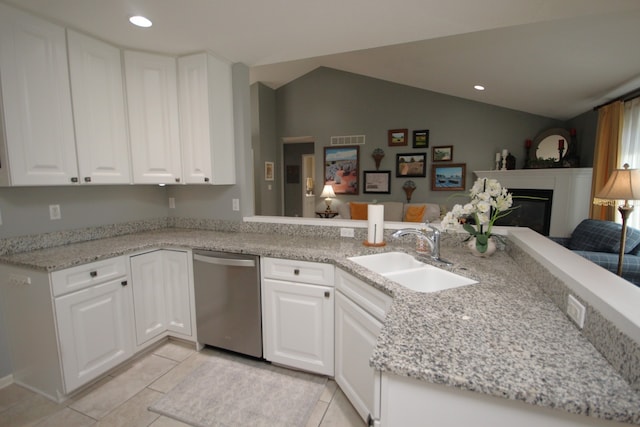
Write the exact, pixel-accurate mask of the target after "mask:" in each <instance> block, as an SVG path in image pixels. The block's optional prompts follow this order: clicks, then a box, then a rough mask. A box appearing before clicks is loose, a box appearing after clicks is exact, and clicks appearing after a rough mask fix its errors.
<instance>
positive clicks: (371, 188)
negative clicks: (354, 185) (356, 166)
mask: <svg viewBox="0 0 640 427" xmlns="http://www.w3.org/2000/svg"><path fill="white" fill-rule="evenodd" d="M362 176H363V181H364V187H363V190H362V191H363V193H377V194H390V193H391V171H364V172H363V173H362Z"/></svg>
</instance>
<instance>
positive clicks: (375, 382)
mask: <svg viewBox="0 0 640 427" xmlns="http://www.w3.org/2000/svg"><path fill="white" fill-rule="evenodd" d="M390 305H391V297H389V296H388V295H386V294H384V293H382V292H380V291H378V290H376V289H374V288H373V287H371V286H369V285H367V284H365V283H364V282H362V281H360V280H358V279H356V278H355V277H353V276H351V275H349V274H347V273H345V272H344V271H342V270H340V269H338V270H336V313H335V314H336V320H335V329H336V332H335V347H336V348H335V363H336V366H335V380H336V383H338V386H339V387H340V389H341V390H342V391H343V392H344V394H345V396H347V398H348V399H349V401H350V402H351V404H352V405H353V407H354V408H355V409H356V411H357V412H358V414H359V415H360V416H361V417H362V419H363V420H365V421H367V422H368V423H370V425H371V423H377V422H378V420H379V419H380V372H378V371H376V370H375V369H373V368H372V367H370V366H369V359H370V358H371V354H372V353H373V349H374V347H375V345H376V340H377V338H378V335H379V333H380V330H381V328H382V320H384V315H385V313H386V311H387V310H388V308H389V306H390Z"/></svg>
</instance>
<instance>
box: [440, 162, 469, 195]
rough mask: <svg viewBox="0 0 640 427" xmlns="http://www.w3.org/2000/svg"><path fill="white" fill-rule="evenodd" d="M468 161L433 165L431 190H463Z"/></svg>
mask: <svg viewBox="0 0 640 427" xmlns="http://www.w3.org/2000/svg"><path fill="white" fill-rule="evenodd" d="M466 173H467V164H466V163H457V164H453V163H451V164H447V165H432V166H431V190H432V191H463V190H464V187H465V176H466Z"/></svg>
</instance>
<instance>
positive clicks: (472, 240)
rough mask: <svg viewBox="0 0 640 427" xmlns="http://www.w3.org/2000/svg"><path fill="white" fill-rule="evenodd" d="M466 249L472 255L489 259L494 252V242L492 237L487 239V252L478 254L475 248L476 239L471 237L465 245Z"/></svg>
mask: <svg viewBox="0 0 640 427" xmlns="http://www.w3.org/2000/svg"><path fill="white" fill-rule="evenodd" d="M467 247H468V248H469V251H470V252H471V254H472V255H474V256H477V257H480V258H489V257H490V256H491V255H493V254H494V252H495V251H496V242H495V241H494V240H493V237H489V240H488V241H487V250H486V251H484V252H480V251H479V250H478V248H477V247H476V238H475V237H471V238H470V239H469V242H468V243H467Z"/></svg>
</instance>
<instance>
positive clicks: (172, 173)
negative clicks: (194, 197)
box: [124, 51, 182, 184]
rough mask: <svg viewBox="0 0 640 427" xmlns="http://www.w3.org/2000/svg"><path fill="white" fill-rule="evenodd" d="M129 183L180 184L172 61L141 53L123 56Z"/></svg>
mask: <svg viewBox="0 0 640 427" xmlns="http://www.w3.org/2000/svg"><path fill="white" fill-rule="evenodd" d="M124 64H125V78H126V86H127V106H128V108H129V129H130V134H131V161H132V166H133V181H134V182H135V183H137V184H171V183H174V184H175V183H177V182H180V181H181V169H182V167H181V160H180V135H179V127H178V126H179V125H178V91H177V81H176V78H177V76H176V61H175V59H174V58H172V57H168V56H162V55H154V54H149V53H142V52H130V51H126V52H125V53H124Z"/></svg>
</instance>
